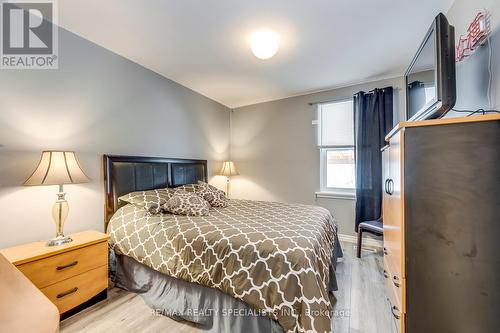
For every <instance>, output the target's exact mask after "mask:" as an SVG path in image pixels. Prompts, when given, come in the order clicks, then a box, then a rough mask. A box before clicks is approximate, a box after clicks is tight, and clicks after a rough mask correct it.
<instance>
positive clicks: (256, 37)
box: [250, 29, 280, 59]
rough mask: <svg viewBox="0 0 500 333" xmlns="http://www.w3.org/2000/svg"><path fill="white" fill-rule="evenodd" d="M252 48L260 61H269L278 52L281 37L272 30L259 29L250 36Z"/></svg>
mask: <svg viewBox="0 0 500 333" xmlns="http://www.w3.org/2000/svg"><path fill="white" fill-rule="evenodd" d="M250 47H251V48H252V52H253V54H254V55H255V56H256V57H257V58H259V59H269V58H271V57H272V56H274V55H275V54H276V52H278V49H279V47H280V36H279V35H278V34H277V33H276V32H274V31H273V30H271V29H259V30H257V31H255V32H254V33H252V35H251V36H250Z"/></svg>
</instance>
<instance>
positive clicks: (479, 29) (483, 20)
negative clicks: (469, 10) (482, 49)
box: [455, 11, 490, 62]
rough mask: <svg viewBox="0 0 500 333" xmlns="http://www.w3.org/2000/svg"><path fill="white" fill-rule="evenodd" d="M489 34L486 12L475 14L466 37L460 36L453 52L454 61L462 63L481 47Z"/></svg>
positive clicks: (488, 21)
mask: <svg viewBox="0 0 500 333" xmlns="http://www.w3.org/2000/svg"><path fill="white" fill-rule="evenodd" d="M489 33H490V20H489V15H488V13H487V12H486V11H483V12H479V13H477V15H476V17H475V18H474V21H472V23H471V24H470V25H469V28H468V29H467V35H465V36H464V35H462V36H460V39H459V40H458V43H457V50H456V52H455V57H456V61H457V62H459V61H462V60H463V59H464V58H465V57H468V56H469V55H471V54H472V53H473V52H474V50H475V49H476V48H477V47H478V46H479V45H481V44H482V43H483V42H484V41H485V40H486V38H487V37H488V34H489Z"/></svg>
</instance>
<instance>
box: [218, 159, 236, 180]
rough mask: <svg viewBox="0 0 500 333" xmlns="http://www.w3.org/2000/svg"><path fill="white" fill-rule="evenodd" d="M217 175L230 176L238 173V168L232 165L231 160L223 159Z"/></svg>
mask: <svg viewBox="0 0 500 333" xmlns="http://www.w3.org/2000/svg"><path fill="white" fill-rule="evenodd" d="M219 175H221V176H226V177H231V176H236V175H239V173H238V170H236V167H235V166H234V163H233V162H232V161H225V162H224V163H223V164H222V169H221V170H220V172H219Z"/></svg>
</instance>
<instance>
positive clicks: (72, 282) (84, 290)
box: [41, 265, 108, 314]
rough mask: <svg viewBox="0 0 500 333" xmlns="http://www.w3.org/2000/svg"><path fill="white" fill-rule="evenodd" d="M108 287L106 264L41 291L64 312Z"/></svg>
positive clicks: (60, 311)
mask: <svg viewBox="0 0 500 333" xmlns="http://www.w3.org/2000/svg"><path fill="white" fill-rule="evenodd" d="M107 287H108V266H107V265H106V266H101V267H98V268H95V269H92V270H90V271H87V272H85V273H82V274H80V275H76V276H74V277H72V278H69V279H66V280H63V281H61V282H58V283H56V284H53V285H50V286H48V287H46V288H42V289H41V291H42V292H43V293H44V294H45V296H47V298H48V299H50V300H51V301H52V302H53V303H54V304H55V305H56V306H57V308H58V309H59V313H61V314H62V313H64V312H66V311H68V310H71V309H72V308H74V307H75V306H77V305H80V304H81V303H83V302H85V301H87V300H89V299H91V298H92V297H93V296H95V295H97V294H98V293H99V292H101V291H103V290H104V289H106V288H107Z"/></svg>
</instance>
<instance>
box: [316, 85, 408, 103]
mask: <svg viewBox="0 0 500 333" xmlns="http://www.w3.org/2000/svg"><path fill="white" fill-rule="evenodd" d="M386 88H389V87H386ZM376 89H379V90H382V91H384V90H385V88H382V89H381V88H376ZM376 89H372V90H370V91H368V92H365V95H371V94H373V93H374V92H375V90H376ZM392 89H393V90H399V88H396V87H393V88H392ZM351 98H352V97H346V98H336V99H330V100H327V101H318V102H309V103H307V104H309V105H311V106H312V105H317V104H324V103H331V102H342V101H347V100H350V99H351Z"/></svg>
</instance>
